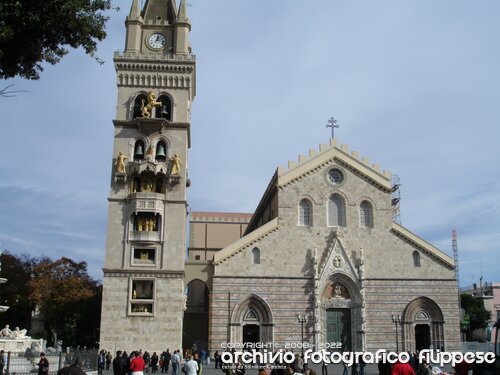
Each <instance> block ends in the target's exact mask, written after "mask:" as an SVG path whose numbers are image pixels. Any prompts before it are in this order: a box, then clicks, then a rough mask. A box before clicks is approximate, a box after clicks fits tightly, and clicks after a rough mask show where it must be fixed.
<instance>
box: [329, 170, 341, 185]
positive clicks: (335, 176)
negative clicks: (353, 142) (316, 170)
mask: <svg viewBox="0 0 500 375" xmlns="http://www.w3.org/2000/svg"><path fill="white" fill-rule="evenodd" d="M343 180H344V174H343V173H342V172H341V171H340V170H339V169H336V168H333V169H330V170H329V171H328V181H330V183H332V184H333V185H338V184H340V183H341V182H342V181H343Z"/></svg>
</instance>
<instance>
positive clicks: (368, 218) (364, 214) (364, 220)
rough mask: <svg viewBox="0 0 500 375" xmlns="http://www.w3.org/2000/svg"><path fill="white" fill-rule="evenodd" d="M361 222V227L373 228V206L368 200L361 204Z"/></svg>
mask: <svg viewBox="0 0 500 375" xmlns="http://www.w3.org/2000/svg"><path fill="white" fill-rule="evenodd" d="M359 224H360V226H361V228H373V207H372V204H371V203H370V202H368V201H363V202H361V204H360V205H359Z"/></svg>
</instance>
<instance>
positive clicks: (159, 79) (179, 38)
mask: <svg viewBox="0 0 500 375" xmlns="http://www.w3.org/2000/svg"><path fill="white" fill-rule="evenodd" d="M125 25H126V30H127V31H126V42H125V50H123V51H118V52H115V54H114V64H115V69H116V80H117V86H118V99H117V109H116V118H115V120H113V124H114V129H115V132H114V145H113V163H112V172H111V181H110V183H111V186H110V193H109V199H108V201H109V209H108V223H107V241H106V258H105V264H104V268H103V272H104V278H103V301H102V313H101V332H100V347H101V348H103V349H107V350H111V351H114V350H126V351H130V350H135V349H140V348H142V349H143V350H147V351H149V352H154V351H156V352H161V351H163V350H165V349H166V348H171V350H172V349H179V348H181V342H182V320H183V314H184V309H185V299H184V287H185V286H184V259H185V254H186V216H187V198H186V190H187V186H188V185H189V183H188V178H187V164H188V149H189V147H190V118H191V103H192V101H193V99H194V97H195V94H196V82H195V78H196V75H195V57H194V55H193V54H192V53H191V46H190V44H189V32H190V30H191V24H190V22H189V19H188V17H187V12H186V2H185V0H180V4H179V7H177V5H176V2H175V0H146V2H145V4H144V7H143V8H142V9H141V7H140V5H139V0H133V2H132V7H131V9H130V13H129V15H128V17H127V19H126V21H125Z"/></svg>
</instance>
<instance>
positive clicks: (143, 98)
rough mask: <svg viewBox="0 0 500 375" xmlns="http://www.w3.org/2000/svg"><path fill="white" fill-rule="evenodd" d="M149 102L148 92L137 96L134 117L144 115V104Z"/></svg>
mask: <svg viewBox="0 0 500 375" xmlns="http://www.w3.org/2000/svg"><path fill="white" fill-rule="evenodd" d="M147 102H148V97H147V96H146V94H139V95H137V96H136V97H135V100H134V117H133V118H136V117H142V106H143V103H144V105H145V104H147Z"/></svg>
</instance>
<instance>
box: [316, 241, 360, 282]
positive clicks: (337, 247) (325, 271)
mask: <svg viewBox="0 0 500 375" xmlns="http://www.w3.org/2000/svg"><path fill="white" fill-rule="evenodd" d="M323 259H324V260H323V261H321V263H320V264H318V269H317V275H316V277H317V278H318V279H319V280H326V279H328V277H329V276H330V275H331V274H333V273H335V272H341V273H343V274H345V275H348V276H350V277H351V278H352V279H353V280H359V275H358V272H357V271H356V267H355V266H354V264H353V262H352V260H351V258H350V257H349V256H348V255H347V252H346V250H345V246H344V244H343V243H342V239H341V234H340V233H338V234H337V235H336V236H335V238H334V239H333V241H332V244H331V245H330V247H329V248H328V252H327V254H326V256H325V257H324V258H323Z"/></svg>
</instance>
